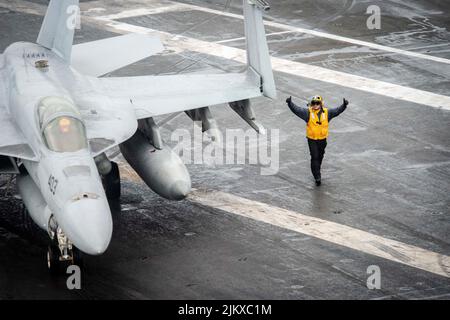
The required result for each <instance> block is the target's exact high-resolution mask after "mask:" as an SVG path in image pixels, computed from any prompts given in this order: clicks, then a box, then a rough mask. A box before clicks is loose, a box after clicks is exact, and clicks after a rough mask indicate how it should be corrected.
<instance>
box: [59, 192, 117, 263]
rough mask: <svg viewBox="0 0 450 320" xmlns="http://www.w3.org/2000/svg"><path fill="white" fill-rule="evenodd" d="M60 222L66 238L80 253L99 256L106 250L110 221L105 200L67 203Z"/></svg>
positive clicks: (109, 234) (109, 233) (109, 237)
mask: <svg viewBox="0 0 450 320" xmlns="http://www.w3.org/2000/svg"><path fill="white" fill-rule="evenodd" d="M62 222H63V223H61V222H60V224H61V227H62V228H63V230H64V232H65V233H66V235H67V237H68V238H69V239H70V240H71V241H72V242H73V244H74V245H75V246H76V247H77V248H78V249H80V250H81V251H83V252H85V253H87V254H91V255H99V254H102V253H103V252H105V251H106V249H107V248H108V245H109V242H110V240H111V235H112V219H111V211H110V209H109V205H108V203H107V202H106V200H104V199H101V198H97V199H89V198H87V199H81V200H78V201H74V202H69V203H68V204H67V205H66V206H65V210H64V217H63V219H62Z"/></svg>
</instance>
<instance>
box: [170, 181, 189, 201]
mask: <svg viewBox="0 0 450 320" xmlns="http://www.w3.org/2000/svg"><path fill="white" fill-rule="evenodd" d="M190 191H191V183H190V181H182V180H179V181H177V182H175V183H174V184H172V186H171V187H170V197H171V198H172V199H173V200H183V199H184V198H186V196H187V195H188V193H189V192H190Z"/></svg>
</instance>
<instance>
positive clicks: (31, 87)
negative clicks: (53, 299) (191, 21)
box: [0, 0, 276, 272]
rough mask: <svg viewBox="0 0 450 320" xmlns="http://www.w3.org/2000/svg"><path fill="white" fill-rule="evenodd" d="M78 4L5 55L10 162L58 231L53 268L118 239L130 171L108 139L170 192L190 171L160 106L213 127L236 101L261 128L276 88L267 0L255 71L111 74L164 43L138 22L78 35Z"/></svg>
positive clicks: (181, 186) (157, 187) (1, 61)
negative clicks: (118, 212) (117, 214)
mask: <svg viewBox="0 0 450 320" xmlns="http://www.w3.org/2000/svg"><path fill="white" fill-rule="evenodd" d="M73 6H78V0H51V1H50V4H49V7H48V9H47V13H46V15H45V18H44V21H43V24H42V27H41V30H40V33H39V36H38V39H37V41H36V43H28V42H16V43H14V44H11V45H10V46H9V47H8V48H7V49H6V50H5V51H4V53H3V54H2V55H0V127H1V133H2V134H1V135H0V173H3V174H6V173H7V174H16V175H17V176H16V177H17V186H18V190H19V192H20V194H21V197H22V199H23V202H24V205H25V207H26V210H27V213H28V214H29V216H30V217H31V218H32V220H33V221H34V222H35V223H36V224H37V225H38V226H39V227H40V228H42V229H44V230H45V231H47V232H48V234H49V236H50V239H51V245H49V248H48V253H47V257H48V267H49V269H50V271H51V272H58V271H60V270H61V269H62V268H63V266H66V265H67V264H80V259H81V252H84V253H87V254H91V255H99V254H101V253H103V252H104V251H105V250H106V249H107V247H108V245H109V242H110V239H111V234H112V219H111V211H110V208H109V204H108V199H111V198H118V197H120V177H119V170H118V166H117V164H116V163H114V162H113V161H110V160H109V159H108V157H107V155H106V152H107V151H108V150H110V149H111V148H113V147H115V146H119V148H120V151H121V152H122V154H123V156H124V158H125V159H126V160H127V161H128V163H129V164H130V165H131V166H132V167H133V168H134V170H135V171H136V172H137V173H138V174H139V176H140V177H141V178H142V179H143V180H144V181H145V183H146V184H147V185H148V186H149V187H150V188H151V189H152V190H153V191H155V192H156V193H158V194H159V195H161V196H163V197H165V198H167V199H173V200H179V199H183V198H184V197H185V196H186V195H187V194H188V192H189V191H190V188H191V181H190V177H189V173H188V171H187V169H186V167H185V165H184V164H183V162H182V161H181V159H180V158H179V157H178V156H177V155H176V154H175V153H174V152H173V151H172V150H170V149H169V148H168V147H167V146H165V145H164V143H163V141H162V139H161V135H160V132H159V129H158V126H157V125H156V123H155V121H154V120H153V117H155V116H159V115H163V114H168V113H176V112H186V114H187V115H188V116H189V117H191V118H192V120H195V121H201V122H202V125H203V129H204V130H207V129H214V127H215V121H213V119H212V118H211V113H210V111H209V109H208V106H212V105H217V104H222V103H229V104H230V106H231V108H232V109H233V110H234V111H235V112H237V113H238V114H239V115H240V116H241V117H242V118H243V119H244V120H245V121H247V122H248V123H249V124H250V125H251V126H252V127H253V128H255V129H256V130H260V129H261V127H260V126H259V124H258V123H257V122H255V119H254V116H253V111H252V109H251V107H250V103H249V99H251V98H255V97H258V96H261V95H264V96H266V97H269V98H275V95H276V90H275V84H274V79H273V73H272V67H271V62H270V56H269V51H268V46H267V42H266V36H265V30H264V25H263V19H262V14H263V11H265V10H267V9H268V5H267V3H266V2H265V1H262V0H243V9H244V17H245V35H246V40H247V62H248V63H247V68H246V70H245V72H242V73H228V74H192V75H190V74H183V75H173V76H172V75H170V76H152V75H149V76H139V77H105V78H102V77H101V76H102V75H105V74H107V73H110V72H112V71H114V70H117V69H119V68H122V67H124V66H127V65H129V64H131V63H134V62H136V61H138V60H141V59H143V58H146V57H148V56H150V55H153V54H156V53H158V52H160V51H162V50H163V46H162V44H161V42H160V41H159V39H157V38H155V37H152V36H150V35H137V34H127V35H122V36H118V37H113V38H109V39H103V40H99V41H93V42H88V43H83V44H79V45H73V44H72V43H73V36H74V29H75V28H74V27H73V26H72V25H71V23H70V21H71V20H73V17H72V16H71V14H72V12H73V10H70V8H73Z"/></svg>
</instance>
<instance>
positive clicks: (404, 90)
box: [96, 17, 450, 111]
mask: <svg viewBox="0 0 450 320" xmlns="http://www.w3.org/2000/svg"><path fill="white" fill-rule="evenodd" d="M96 19H97V20H100V21H103V22H106V24H107V26H109V27H111V28H113V29H114V30H115V31H118V32H120V33H126V32H136V33H144V34H148V33H151V34H158V35H159V36H161V38H162V39H163V42H165V44H168V45H169V46H171V47H173V48H175V49H183V50H189V51H193V52H200V53H204V54H207V55H213V56H216V57H221V58H225V59H229V60H234V61H237V62H240V63H243V64H245V63H246V62H247V55H246V51H245V50H242V49H238V48H233V47H228V46H224V45H221V44H218V43H211V42H207V41H202V40H198V39H193V38H189V37H185V36H181V35H174V34H171V33H168V32H164V31H158V30H154V29H150V28H146V27H141V26H136V25H132V24H128V23H122V22H118V21H110V20H108V19H105V18H104V17H97V18H96ZM272 67H273V69H274V70H275V71H279V72H283V73H286V74H290V75H293V76H299V77H304V78H309V79H314V80H317V81H322V82H327V83H331V84H334V85H338V86H344V87H348V88H351V89H357V90H361V91H365V92H370V93H374V94H378V95H382V96H387V97H390V98H393V99H398V100H403V101H407V102H412V103H417V104H423V105H428V106H430V107H433V108H437V109H441V108H442V109H445V110H449V111H450V97H448V96H444V95H440V94H436V93H432V92H428V91H423V90H419V89H413V88H409V87H405V86H401V85H397V84H393V83H389V82H384V81H380V80H374V79H370V78H365V77H361V76H356V75H352V74H349V73H344V72H340V71H334V70H330V69H326V68H323V67H318V66H313V65H308V64H305V63H300V62H294V61H289V60H286V59H281V58H275V57H272Z"/></svg>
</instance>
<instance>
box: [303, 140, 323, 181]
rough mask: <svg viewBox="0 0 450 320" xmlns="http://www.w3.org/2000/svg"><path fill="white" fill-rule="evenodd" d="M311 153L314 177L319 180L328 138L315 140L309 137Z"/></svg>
mask: <svg viewBox="0 0 450 320" xmlns="http://www.w3.org/2000/svg"><path fill="white" fill-rule="evenodd" d="M308 145H309V153H310V154H311V172H312V174H313V176H314V179H316V180H319V179H320V178H321V176H320V166H321V165H322V160H323V156H324V154H325V148H326V147H327V139H323V140H313V139H308Z"/></svg>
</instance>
